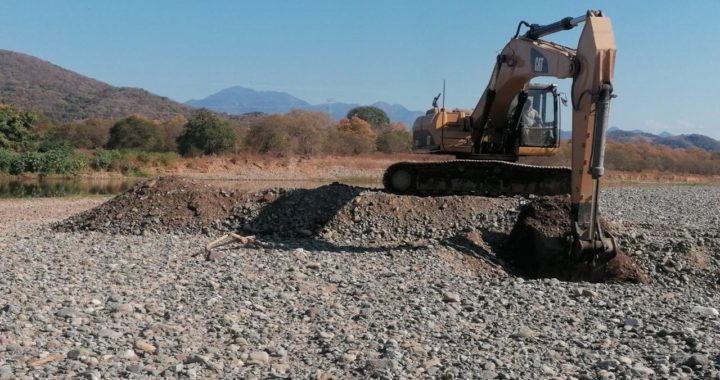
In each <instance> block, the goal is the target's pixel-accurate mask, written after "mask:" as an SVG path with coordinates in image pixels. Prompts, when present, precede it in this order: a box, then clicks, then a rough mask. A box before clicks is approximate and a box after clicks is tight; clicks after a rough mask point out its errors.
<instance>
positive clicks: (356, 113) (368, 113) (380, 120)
mask: <svg viewBox="0 0 720 380" xmlns="http://www.w3.org/2000/svg"><path fill="white" fill-rule="evenodd" d="M346 117H347V118H348V120H352V118H353V117H357V118H358V119H362V120H365V121H367V122H368V123H370V125H372V127H373V128H375V129H383V128H385V127H387V126H388V125H390V118H389V117H388V115H387V114H386V113H385V111H383V110H381V109H380V108H377V107H375V106H361V107H355V108H353V109H351V110H350V111H348V113H347V116H346Z"/></svg>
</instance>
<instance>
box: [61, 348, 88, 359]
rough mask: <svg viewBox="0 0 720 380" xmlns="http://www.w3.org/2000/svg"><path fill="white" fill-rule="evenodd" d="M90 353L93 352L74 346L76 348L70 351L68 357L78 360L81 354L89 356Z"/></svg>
mask: <svg viewBox="0 0 720 380" xmlns="http://www.w3.org/2000/svg"><path fill="white" fill-rule="evenodd" d="M90 354H91V352H90V351H88V350H86V349H84V348H74V349H72V350H70V351H68V353H67V358H68V359H72V360H76V359H78V358H80V357H81V356H88V355H90Z"/></svg>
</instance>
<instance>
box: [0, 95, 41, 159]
mask: <svg viewBox="0 0 720 380" xmlns="http://www.w3.org/2000/svg"><path fill="white" fill-rule="evenodd" d="M36 120H37V116H36V115H35V114H34V113H32V112H28V111H21V110H20V109H18V108H15V107H12V106H2V107H0V148H6V149H11V150H15V151H18V150H24V149H26V148H27V147H28V144H30V143H31V142H32V141H34V140H35V139H36V137H37V136H36V134H35V131H34V130H33V127H34V124H35V121H36Z"/></svg>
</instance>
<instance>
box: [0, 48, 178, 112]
mask: <svg viewBox="0 0 720 380" xmlns="http://www.w3.org/2000/svg"><path fill="white" fill-rule="evenodd" d="M0 103H4V104H12V105H15V106H18V107H20V108H23V109H28V110H33V111H39V112H42V113H44V114H46V115H47V116H49V117H50V118H52V119H53V120H56V121H59V122H66V121H72V120H81V119H88V118H100V119H109V120H114V119H119V118H122V117H126V116H128V115H133V114H136V115H141V116H144V117H148V118H151V119H167V118H171V117H173V116H177V115H187V114H189V113H190V111H191V108H190V107H188V106H186V105H183V104H180V103H177V102H175V101H172V100H170V99H168V98H165V97H161V96H157V95H153V94H151V93H149V92H147V91H145V90H143V89H139V88H130V87H114V86H111V85H109V84H107V83H103V82H100V81H98V80H95V79H92V78H88V77H85V76H83V75H80V74H78V73H75V72H73V71H70V70H66V69H64V68H62V67H60V66H57V65H54V64H52V63H50V62H47V61H44V60H42V59H39V58H36V57H33V56H30V55H27V54H22V53H16V52H12V51H8V50H0Z"/></svg>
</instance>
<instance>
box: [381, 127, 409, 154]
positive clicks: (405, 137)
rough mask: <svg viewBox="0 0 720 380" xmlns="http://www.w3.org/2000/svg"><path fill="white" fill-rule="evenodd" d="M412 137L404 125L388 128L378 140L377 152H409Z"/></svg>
mask: <svg viewBox="0 0 720 380" xmlns="http://www.w3.org/2000/svg"><path fill="white" fill-rule="evenodd" d="M411 147H412V136H411V135H410V132H408V130H407V129H406V128H405V125H404V124H398V125H397V126H393V127H391V128H386V129H385V130H383V131H382V132H380V135H379V136H378V138H377V150H378V151H380V152H385V153H402V152H409V151H410V148H411Z"/></svg>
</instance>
